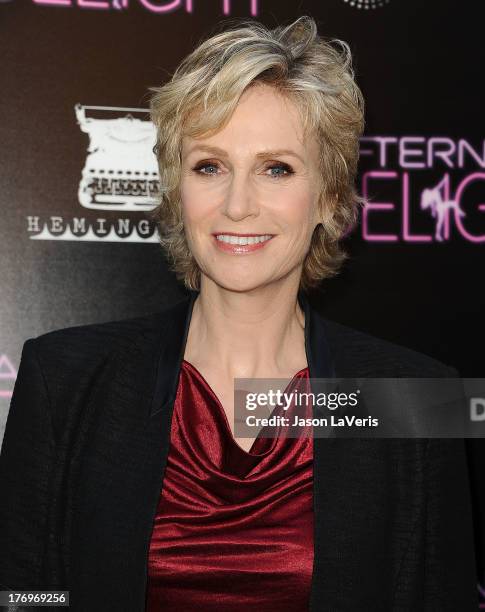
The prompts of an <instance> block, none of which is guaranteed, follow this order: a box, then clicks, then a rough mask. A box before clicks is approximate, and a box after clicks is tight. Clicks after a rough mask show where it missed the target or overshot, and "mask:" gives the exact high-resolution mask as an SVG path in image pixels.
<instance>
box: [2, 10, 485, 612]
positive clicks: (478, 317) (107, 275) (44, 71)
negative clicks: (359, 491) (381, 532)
mask: <svg viewBox="0 0 485 612" xmlns="http://www.w3.org/2000/svg"><path fill="white" fill-rule="evenodd" d="M481 5H482V3H481V2H470V3H466V2H458V1H452V0H426V2H423V1H422V0H315V1H310V0H309V1H305V0H299V1H296V0H295V1H290V0H287V1H281V0H233V1H231V0H0V91H1V92H2V95H1V96H0V110H1V112H0V135H1V139H0V143H1V160H2V161H1V164H0V256H1V257H0V278H1V281H0V295H1V299H0V440H1V439H2V437H3V431H4V425H5V421H6V418H7V413H8V409H9V403H10V398H11V395H12V389H13V386H14V382H15V378H16V375H17V370H18V365H19V359H20V352H21V348H22V344H23V342H24V341H25V340H26V339H27V338H31V337H35V336H37V335H39V334H41V333H44V332H47V331H50V330H53V329H58V328H62V327H67V326H71V325H81V324H87V323H93V322H104V321H109V320H113V319H121V318H125V317H130V316H137V315H143V314H148V313H150V312H154V311H157V310H161V309H162V308H164V307H165V306H166V305H169V304H170V303H173V302H176V301H178V300H179V299H180V298H181V297H182V296H183V295H184V291H185V290H184V288H183V287H182V286H180V285H179V284H178V283H177V282H176V280H175V278H174V276H173V274H172V273H171V272H170V271H169V270H168V268H167V263H166V259H165V256H164V254H163V253H162V252H161V250H160V247H159V246H158V244H157V234H156V228H155V226H154V224H153V222H152V221H150V220H149V218H148V217H147V212H148V211H149V210H150V209H151V208H152V207H153V196H154V194H155V192H156V188H157V179H158V174H157V167H156V161H155V157H154V155H153V152H152V147H153V144H154V129H153V126H152V124H151V123H150V121H149V117H148V112H147V110H148V99H149V92H148V88H149V87H150V86H156V85H160V84H161V83H163V82H164V81H165V80H167V79H168V78H169V75H170V73H171V71H172V70H173V69H174V68H175V67H176V66H177V64H178V62H179V61H180V60H181V58H182V57H184V56H185V55H186V54H187V53H188V52H189V51H191V50H192V49H193V47H194V46H195V45H196V44H197V43H198V42H199V41H200V40H201V38H202V37H203V36H205V35H207V34H208V33H211V32H212V31H214V30H215V28H218V27H220V22H221V21H223V20H225V19H232V18H236V17H245V18H250V17H254V18H255V19H259V20H261V21H262V22H264V23H265V24H266V25H269V26H273V27H274V26H276V25H278V24H280V23H283V22H289V21H290V20H293V19H295V18H296V17H298V16H299V15H302V14H307V15H311V16H313V17H314V18H315V19H316V21H317V23H318V26H319V31H320V33H321V34H323V35H324V36H327V37H332V38H341V39H343V40H345V41H347V42H348V43H349V45H350V47H351V49H352V51H353V55H354V67H355V70H356V78H357V81H358V83H359V85H360V87H361V89H362V91H363V93H364V96H365V99H366V104H367V109H366V131H365V134H364V137H363V138H362V141H361V161H360V173H359V185H358V187H359V189H360V192H361V193H362V194H363V195H364V196H366V198H367V200H368V204H367V206H366V207H365V209H364V211H363V214H362V216H361V219H360V223H359V225H358V227H357V228H356V229H355V230H354V232H353V233H352V234H351V235H350V236H348V237H347V238H346V242H347V245H348V250H349V252H350V254H351V258H350V260H349V261H348V262H347V264H346V265H345V267H344V270H343V271H342V273H341V274H340V275H339V276H338V277H337V278H335V279H332V280H331V281H328V282H326V283H323V284H322V286H321V288H320V289H319V290H318V291H315V292H313V293H312V295H311V301H312V302H313V303H314V304H315V306H316V307H317V308H318V309H319V310H320V312H321V313H322V314H323V315H324V316H327V317H329V318H332V319H335V320H337V321H339V322H342V323H344V324H347V325H350V326H352V327H355V328H358V329H361V330H363V331H366V332H368V333H371V334H374V335H376V336H380V337H382V338H386V339H388V340H391V341H393V342H396V343H398V344H402V345H405V346H408V347H411V348H413V349H415V350H418V351H421V352H424V353H427V354H428V355H431V356H433V357H436V358H438V359H440V360H442V361H444V362H445V363H447V364H450V365H453V366H455V367H456V368H457V369H458V371H459V372H460V374H461V375H462V376H464V377H475V376H476V377H482V376H484V375H485V325H484V315H485V283H484V270H485V265H484V264H485V257H484V255H485V139H484V136H485V134H484V127H485V122H484V110H483V109H484V102H485V95H484V88H483V65H484V59H485V57H484V55H485V54H484V51H483V36H482V24H483V8H482V6H481ZM484 446H485V441H482V440H467V450H468V458H469V466H470V478H471V481H472V487H473V503H474V511H475V520H476V534H477V554H478V568H477V571H478V575H477V583H478V589H479V591H480V597H481V599H480V600H481V601H483V602H484V603H483V606H482V607H483V608H484V609H485V590H484V591H481V586H480V583H482V584H484V583H485V572H484V569H483V568H484V562H483V555H484V550H485V535H484V527H485V494H484V489H485V486H483V479H484V476H485V451H484ZM484 588H485V584H484Z"/></svg>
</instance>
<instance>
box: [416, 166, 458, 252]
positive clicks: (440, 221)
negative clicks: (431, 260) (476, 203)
mask: <svg viewBox="0 0 485 612" xmlns="http://www.w3.org/2000/svg"><path fill="white" fill-rule="evenodd" d="M445 182H446V177H443V179H442V180H441V181H440V182H439V183H438V184H437V185H436V186H435V187H433V188H431V189H423V192H422V193H421V203H420V208H421V210H426V209H430V210H431V215H432V216H433V218H435V219H436V228H435V239H436V240H437V241H438V242H442V241H443V240H444V239H445V237H444V235H443V227H444V223H445V219H446V217H447V215H448V214H449V213H448V211H450V210H454V211H455V215H456V214H458V215H460V217H464V216H465V213H464V211H463V210H462V209H461V208H460V207H459V205H458V202H457V201H455V200H445V199H443V196H442V194H441V190H442V189H444V187H445Z"/></svg>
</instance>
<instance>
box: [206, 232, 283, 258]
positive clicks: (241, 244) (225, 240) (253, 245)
mask: <svg viewBox="0 0 485 612" xmlns="http://www.w3.org/2000/svg"><path fill="white" fill-rule="evenodd" d="M212 236H213V237H214V240H215V244H216V247H217V248H218V249H220V250H221V251H224V252H225V253H232V254H234V255H245V254H247V253H254V252H255V251H260V250H261V249H264V247H266V246H267V245H268V244H269V242H270V241H271V240H272V239H273V238H274V234H234V233H228V234H212Z"/></svg>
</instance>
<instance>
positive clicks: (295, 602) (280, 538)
mask: <svg viewBox="0 0 485 612" xmlns="http://www.w3.org/2000/svg"><path fill="white" fill-rule="evenodd" d="M308 376H309V373H308V368H304V369H302V370H300V371H299V372H297V373H296V374H295V376H294V377H293V379H292V380H291V381H290V383H289V384H288V386H287V387H286V389H285V391H286V392H289V391H291V390H294V389H296V388H298V389H299V390H301V391H310V390H311V389H310V386H309V382H308ZM273 413H274V411H273ZM309 414H311V412H310V413H309ZM263 432H264V430H262V431H261V432H260V435H258V437H257V438H256V439H255V440H254V442H253V445H252V447H251V449H250V450H249V452H248V451H245V450H244V449H242V448H241V447H240V446H239V445H238V444H237V442H236V441H235V439H234V437H233V435H232V432H231V430H230V427H229V423H228V420H227V417H226V414H225V412H224V409H223V407H222V406H221V404H220V402H219V400H218V398H217V396H216V395H215V393H214V392H213V390H212V389H211V387H210V385H209V384H208V383H207V381H206V380H205V379H204V377H203V376H202V374H201V373H200V372H199V371H198V370H197V369H196V368H195V366H193V365H192V364H190V363H189V362H187V361H185V360H183V361H182V367H181V371H180V378H179V383H178V388H177V395H176V399H175V405H174V414H173V418H172V426H171V438H170V449H169V454H168V460H167V466H166V470H165V475H164V479H163V486H162V488H161V495H160V500H159V504H158V508H157V512H156V516H155V521H154V525H153V532H152V537H151V541H150V549H149V556H148V584H147V600H146V610H147V612H159V611H160V610H164V612H168V611H174V612H175V611H177V612H180V611H181V610H183V611H184V612H190V611H192V610H194V611H195V610H197V612H210V611H213V610H214V611H216V610H217V612H223V611H225V610H227V611H229V610H230V611H231V612H243V611H244V612H247V610H248V609H252V608H251V606H257V609H258V610H259V611H261V612H265V611H267V612H270V611H271V612H274V611H275V610H278V612H290V611H291V612H296V611H298V612H301V611H302V610H306V609H308V604H309V596H310V587H311V577H312V570H313V437H312V436H311V435H310V436H308V435H307V436H306V437H299V438H289V437H277V438H264V437H262V435H261V434H263V435H264V433H263Z"/></svg>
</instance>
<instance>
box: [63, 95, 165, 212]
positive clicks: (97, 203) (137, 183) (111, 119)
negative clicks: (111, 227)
mask: <svg viewBox="0 0 485 612" xmlns="http://www.w3.org/2000/svg"><path fill="white" fill-rule="evenodd" d="M74 110H75V113H76V118H77V122H78V124H79V127H80V129H81V130H82V131H83V132H85V133H86V134H88V136H89V145H88V148H87V157H86V162H85V164H84V168H83V169H82V177H81V181H80V183H79V189H78V199H79V203H80V204H81V206H84V207H85V208H91V209H95V210H123V211H133V210H138V211H140V210H151V209H152V208H153V207H154V206H155V205H156V194H157V190H158V187H159V176H158V169H157V161H156V157H155V155H154V153H153V147H154V146H155V142H156V129H155V126H154V125H153V123H152V122H151V121H146V120H143V119H139V118H136V117H134V116H133V114H132V113H144V115H146V114H147V112H148V111H147V110H146V109H142V108H120V107H113V106H83V105H81V104H76V105H75V107H74ZM86 111H97V114H99V112H98V111H102V112H103V114H104V115H105V117H103V118H94V117H87V116H86V114H87V113H86Z"/></svg>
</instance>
